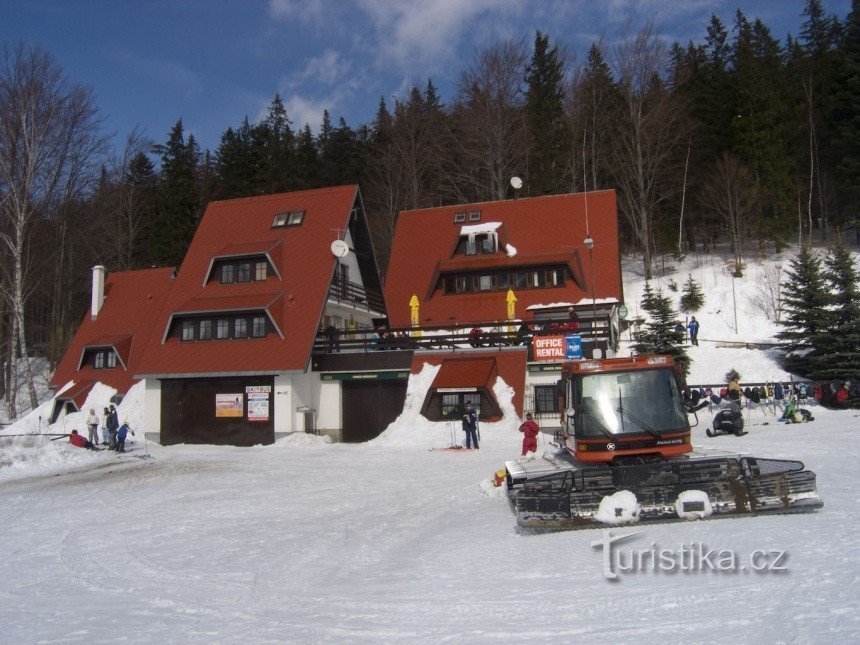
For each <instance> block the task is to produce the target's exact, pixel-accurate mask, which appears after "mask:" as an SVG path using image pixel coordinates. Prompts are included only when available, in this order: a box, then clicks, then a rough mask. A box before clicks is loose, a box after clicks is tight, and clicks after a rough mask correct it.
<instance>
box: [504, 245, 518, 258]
mask: <svg viewBox="0 0 860 645" xmlns="http://www.w3.org/2000/svg"><path fill="white" fill-rule="evenodd" d="M505 253H507V254H508V257H509V258H512V257H514V256H515V255H516V254H517V247H515V246H514V245H513V244H505Z"/></svg>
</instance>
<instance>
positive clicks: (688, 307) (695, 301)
mask: <svg viewBox="0 0 860 645" xmlns="http://www.w3.org/2000/svg"><path fill="white" fill-rule="evenodd" d="M704 304H705V294H703V293H702V289H701V287H699V283H698V282H696V281H695V280H693V275H692V274H689V276H688V277H687V281H686V282H685V283H684V288H683V290H682V293H681V311H683V312H684V313H685V314H689V313H695V312H697V311H699V309H701V308H702V306H703V305H704Z"/></svg>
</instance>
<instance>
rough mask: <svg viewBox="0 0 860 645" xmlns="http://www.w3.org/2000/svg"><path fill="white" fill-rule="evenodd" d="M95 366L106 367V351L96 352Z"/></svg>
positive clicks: (100, 368)
mask: <svg viewBox="0 0 860 645" xmlns="http://www.w3.org/2000/svg"><path fill="white" fill-rule="evenodd" d="M93 367H95V368H96V369H97V370H103V369H104V368H105V353H104V352H96V356H95V361H94V363H93Z"/></svg>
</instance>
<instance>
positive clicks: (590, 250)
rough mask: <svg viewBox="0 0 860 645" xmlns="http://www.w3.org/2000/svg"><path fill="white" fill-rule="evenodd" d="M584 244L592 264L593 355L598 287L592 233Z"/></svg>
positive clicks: (595, 340) (589, 262) (595, 338)
mask: <svg viewBox="0 0 860 645" xmlns="http://www.w3.org/2000/svg"><path fill="white" fill-rule="evenodd" d="M582 244H583V245H584V246H585V248H587V249H588V264H589V265H590V266H591V342H592V343H593V344H594V345H595V347H593V348H592V350H591V353H592V356H593V355H594V350H595V349H597V347H596V345H597V334H596V327H597V296H596V295H595V292H596V289H595V286H594V238H592V237H591V235H588V234H586V237H585V239H584V240H582Z"/></svg>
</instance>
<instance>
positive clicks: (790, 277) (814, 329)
mask: <svg viewBox="0 0 860 645" xmlns="http://www.w3.org/2000/svg"><path fill="white" fill-rule="evenodd" d="M831 302H832V296H831V294H830V292H829V290H828V288H827V284H826V282H825V280H824V275H823V274H822V271H821V259H820V258H819V257H818V256H817V255H815V254H814V253H813V252H812V251H811V250H810V249H809V248H807V247H805V246H804V247H802V248H801V249H800V251H799V252H798V254H797V257H796V258H794V259H793V260H792V261H791V263H790V264H789V268H788V271H787V272H786V281H785V282H783V285H782V311H783V314H782V318H781V319H780V321H779V324H780V325H781V326H782V327H783V328H784V329H783V331H781V332H779V333H778V334H777V335H776V336H777V338H779V339H780V340H782V341H784V343H785V349H786V352H787V353H786V355H785V359H784V364H785V368H786V369H788V370H790V371H795V372H797V373H799V374H801V375H802V376H806V375H807V374H808V372H809V369H810V366H811V364H812V363H813V362H814V361H815V360H816V357H817V356H818V355H820V353H821V347H822V339H823V338H824V335H825V334H826V333H827V330H828V329H829V328H830V326H831V320H832V317H831V313H830V310H829V306H830V304H831Z"/></svg>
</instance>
